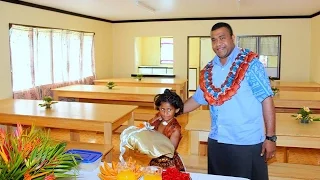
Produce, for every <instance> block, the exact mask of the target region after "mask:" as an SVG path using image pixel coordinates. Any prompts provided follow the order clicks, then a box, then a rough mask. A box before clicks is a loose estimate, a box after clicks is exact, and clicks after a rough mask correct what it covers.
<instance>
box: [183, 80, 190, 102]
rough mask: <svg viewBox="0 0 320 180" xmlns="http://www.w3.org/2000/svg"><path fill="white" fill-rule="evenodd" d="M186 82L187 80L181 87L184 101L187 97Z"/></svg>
mask: <svg viewBox="0 0 320 180" xmlns="http://www.w3.org/2000/svg"><path fill="white" fill-rule="evenodd" d="M187 82H188V81H186V82H185V83H184V84H183V87H182V90H183V98H184V101H186V100H187V99H188V98H189V97H188V88H187Z"/></svg>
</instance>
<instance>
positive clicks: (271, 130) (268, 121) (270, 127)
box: [262, 96, 276, 136]
mask: <svg viewBox="0 0 320 180" xmlns="http://www.w3.org/2000/svg"><path fill="white" fill-rule="evenodd" d="M262 110H263V119H264V124H265V127H266V135H267V136H273V135H275V134H276V115H275V108H274V104H273V99H272V97H270V96H269V97H267V98H266V99H265V100H264V101H262Z"/></svg>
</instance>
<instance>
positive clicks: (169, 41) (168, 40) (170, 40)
mask: <svg viewBox="0 0 320 180" xmlns="http://www.w3.org/2000/svg"><path fill="white" fill-rule="evenodd" d="M161 44H173V38H161Z"/></svg>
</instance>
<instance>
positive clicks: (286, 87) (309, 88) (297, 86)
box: [271, 81, 320, 92]
mask: <svg viewBox="0 0 320 180" xmlns="http://www.w3.org/2000/svg"><path fill="white" fill-rule="evenodd" d="M271 84H272V86H275V87H277V88H278V89H279V90H280V91H306V92H320V84H319V83H315V82H285V81H273V82H271Z"/></svg>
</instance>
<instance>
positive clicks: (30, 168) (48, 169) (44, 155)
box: [0, 125, 80, 180]
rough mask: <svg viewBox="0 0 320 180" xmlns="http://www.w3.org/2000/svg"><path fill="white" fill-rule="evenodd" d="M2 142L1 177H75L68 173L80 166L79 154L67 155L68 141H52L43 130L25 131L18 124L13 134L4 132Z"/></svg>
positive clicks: (18, 179)
mask: <svg viewBox="0 0 320 180" xmlns="http://www.w3.org/2000/svg"><path fill="white" fill-rule="evenodd" d="M0 141H1V145H0V146H1V149H0V155H1V156H0V179H6V180H22V179H26V180H32V179H44V178H45V177H47V178H48V177H50V176H51V177H56V178H57V177H75V174H70V173H69V172H70V171H71V170H73V169H75V168H76V167H77V166H78V164H79V159H80V156H79V155H75V154H66V153H65V150H66V149H65V148H66V143H65V142H56V141H53V140H51V139H50V138H49V133H48V132H46V131H44V130H42V129H36V128H35V127H34V126H32V127H31V128H30V129H28V130H22V127H21V126H19V125H18V128H17V130H16V131H15V133H14V134H10V133H5V132H4V131H1V132H0ZM77 159H78V160H77ZM67 172H68V173H67ZM48 179H49V178H48Z"/></svg>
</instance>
